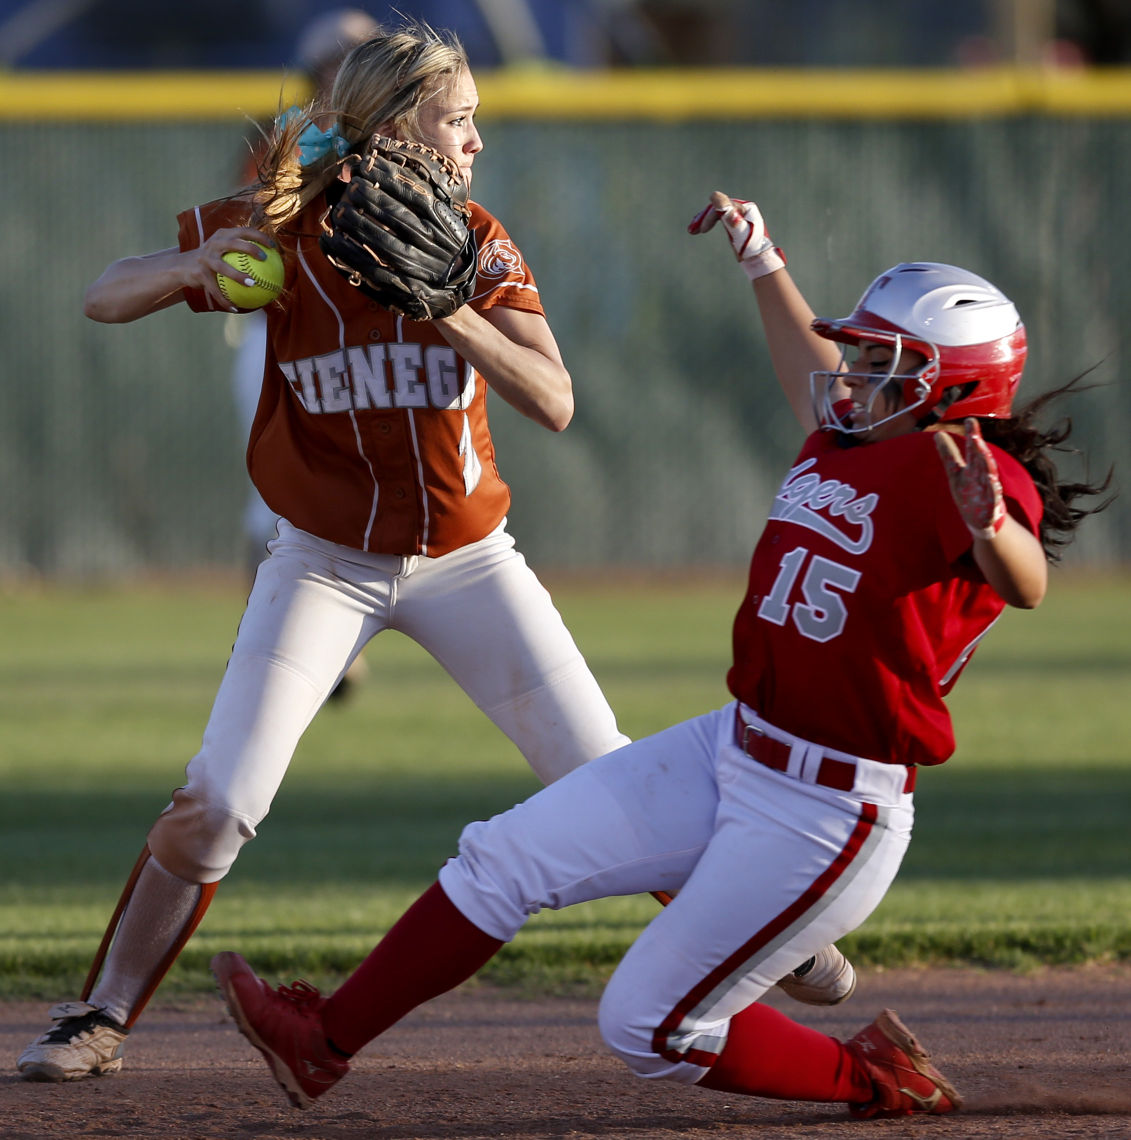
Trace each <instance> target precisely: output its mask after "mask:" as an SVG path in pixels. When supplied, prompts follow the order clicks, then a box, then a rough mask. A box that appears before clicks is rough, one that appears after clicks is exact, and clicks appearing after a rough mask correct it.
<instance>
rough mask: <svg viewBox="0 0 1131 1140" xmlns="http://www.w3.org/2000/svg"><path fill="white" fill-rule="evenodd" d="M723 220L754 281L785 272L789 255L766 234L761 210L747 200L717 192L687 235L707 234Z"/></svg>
mask: <svg viewBox="0 0 1131 1140" xmlns="http://www.w3.org/2000/svg"><path fill="white" fill-rule="evenodd" d="M720 220H721V221H722V223H723V227H724V228H725V229H726V232H727V237H728V238H730V244H731V248H732V249H733V250H734V256H735V257H737V258H738V263H739V265H741V266H742V268H743V271H744V272H745V273H746V276H747V277H749V278H750V280H751V281H754V280H756V279H757V278H759V277H765V275H766V274H767V273H773V272H775V271H776V270H778V269H782V268H784V266H785V254H784V253H782V251H781V250H780V249H778V248H777V247H776V246H775V245H774V243H773V242H772V241H771V240H770V236H769V234H767V233H766V223H765V222H764V221H763V220H762V212H761V210H759V209H758V207H757V206H756V205H755V204H754V203H753V202H747V201H746V200H745V199H743V198H730V197H728V196H727V195H726V194H724V193H723V192H722V191H721V190H716V191H715V192H714V193H713V194H712V195H711V200H710V202H708V203H707V207H706V209H704V210H700V212H699V213H698V214H696V215H695V217H694V218H692V219H691V222H690V224H689V225H688V227H687V232H688V233H690V234H705V233H706V232H707V231H708V230H710V229H713V228H714V226H715V223H716V222H718V221H720Z"/></svg>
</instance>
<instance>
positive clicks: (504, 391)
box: [435, 305, 573, 431]
mask: <svg viewBox="0 0 1131 1140" xmlns="http://www.w3.org/2000/svg"><path fill="white" fill-rule="evenodd" d="M490 312H491V313H492V315H493V316H495V317H496V318H497V319H499V320H501V321H502V322H503V323H504V324H505V325H506V326H507V328H508V332H509V334H510V335H508V333H506V332H504V331H502V330H501V329H499V328H496V327H495V325H494V324H493V323H492V322H491V321H490V320H487V319H486V318H484V317H482V316H481V315H480V314H479V313H476V312H475V311H474V310H472V309H470V308H469V307H468V306H466V305H464V306H463V307H462V308H460V309H457V310H456V311H455V312H454V313H453V314H452V315H451V316H450V317H444V318H441V319H438V320H436V321H435V324H436V326H437V328H438V329H439V330H440V333H441V334H442V335H443V337H444V339H445V340H446V341H447V342H448V344H450V345H451V346H452V348H454V349H455V350H456V352H458V353H459V354H460V356H462V357H463V358H464V360H466V361H467V362H468V363H469V364H471V365H472V366H473V367H474V368H475V370H476V371H477V372H478V373H479V374H480V375H481V376H482V377H483V379H484V380H486V381H487V383H488V384H489V385H490V386H491V388H492V389H493V390H494V391H495V392H497V393H498V394H499V396H501V397H502V398H503V399H504V400H506V402H507V403H508V404H510V405H511V407H513V408H515V409H516V410H517V411H519V412H521V413H522V414H523V415H524V416H527V417H529V418H530V419H532V420H534V422H535V423H539V424H541V425H542V426H543V427H545V428H549V429H550V431H561V430H563V429H564V428H565V427H566V426H567V425H568V424H569V421H570V420H571V419H572V418H573V381H572V380H571V378H570V375H569V372H568V371H567V370H566V367H565V365H564V364H563V363H562V362H561V359H560V357H559V356H558V354H557V349H556V345H555V344H554V342H553V338H552V337H549V339H548V343H539V341H538V340H537V338H535V340H534V342H533V343H522V340H521V337H522V335H523V334H522V329H523V328H524V327H525V326H526V325H529V324H530V323H531V322H530V321H526V322H524V323H523V324H520V327H519V329H518V330H517V331H516V330H515V329H513V328H511V327H510V323H511V322H512V321H513V319H514V314H513V313H512V312H511V311H505V312H504V311H497V310H490ZM523 316H525V317H527V318H530V317H531V316H532V315H531V314H523ZM534 319H535V320H537V321H538V322H541V318H540V317H539V318H534ZM547 335H548V333H547ZM514 336H518V337H520V339H518V340H516V339H512V338H513V337H514Z"/></svg>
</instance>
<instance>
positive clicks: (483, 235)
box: [471, 202, 545, 316]
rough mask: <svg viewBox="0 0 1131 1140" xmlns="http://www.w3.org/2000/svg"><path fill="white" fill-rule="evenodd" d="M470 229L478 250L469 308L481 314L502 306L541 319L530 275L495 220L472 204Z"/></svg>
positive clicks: (536, 292)
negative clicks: (529, 313) (528, 313)
mask: <svg viewBox="0 0 1131 1140" xmlns="http://www.w3.org/2000/svg"><path fill="white" fill-rule="evenodd" d="M471 228H472V230H473V232H474V233H475V244H476V248H477V249H478V259H477V262H476V266H475V274H476V277H475V292H474V294H473V295H472V297H471V305H472V306H473V308H475V309H476V310H477V311H478V312H483V311H484V310H486V309H492V308H494V307H495V306H496V305H504V306H505V307H507V308H509V309H525V310H526V311H528V312H531V313H540V314H542V315H543V316H544V315H545V310H544V309H543V308H542V299H541V297H540V296H539V294H538V285H537V283H536V282H535V280H534V274H533V273H531V271H530V267H529V266H528V265H527V264H526V259H525V258H524V257H523V256H522V252H521V250H519V248H518V246H517V245H515V244H514V242H513V241H511V238H510V235H509V234H508V233H507V231H506V230H505V229H503V227H502V225H501V224H500V222H499V221H498V219H497V218H494V217H492V216H491V215H490V214H488V213H487V211H486V210H484V209H483V207H482V206H480V205H479V204H478V203H476V202H472V203H471Z"/></svg>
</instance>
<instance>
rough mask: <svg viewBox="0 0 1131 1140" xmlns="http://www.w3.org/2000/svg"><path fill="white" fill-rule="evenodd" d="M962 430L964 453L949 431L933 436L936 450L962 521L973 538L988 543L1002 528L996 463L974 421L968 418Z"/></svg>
mask: <svg viewBox="0 0 1131 1140" xmlns="http://www.w3.org/2000/svg"><path fill="white" fill-rule="evenodd" d="M963 428H964V429H965V438H964V440H963V443H964V450H963V451H960V450H959V448H958V444H957V443H956V442H955V439H954V436H953V435H952V434H951V433H950V432H948V431H937V432H935V433H934V434H935V446H936V447H937V448H938V451H939V456H940V457H941V458H942V461H943V466H944V467H945V468H946V476H947V479H948V480H949V482H950V493H951V495H952V496H953V497H954V504H955V506H956V507H958V513H959V514H960V515H961V516H962V521H963V522H964V523H965V524H966V526H967V529H968V530H969V531H970V533H971V534H972V535H973V536H974V537H975V538H982V539H990V538H993V537H994V535H995V534H997V532H998V531H999V530H1001V528H1002V526H1003V525H1004V524H1005V499H1004V497H1003V496H1002V493H1001V478H1000V477H999V476H998V470H997V460H996V459H994V456H993V452H992V451H990V448H989V445H988V444H987V443H986V441H985V440H984V439H983V438H982V429H981V428H980V427H979V426H978V421H977V420H976V419H974V418H973V417H969V418H967V419H966V420H965V421H964V422H963Z"/></svg>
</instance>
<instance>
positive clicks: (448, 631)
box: [149, 520, 628, 883]
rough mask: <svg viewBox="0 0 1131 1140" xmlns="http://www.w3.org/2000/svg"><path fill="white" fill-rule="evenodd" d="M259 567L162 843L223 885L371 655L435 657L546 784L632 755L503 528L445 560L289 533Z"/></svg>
mask: <svg viewBox="0 0 1131 1140" xmlns="http://www.w3.org/2000/svg"><path fill="white" fill-rule="evenodd" d="M269 549H270V557H269V558H267V559H266V561H265V562H263V563H262V565H261V566H260V567H259V570H258V573H257V575H256V579H255V583H254V585H253V587H252V590H251V595H250V597H249V598H248V603H247V609H246V611H245V613H244V615H243V619H242V621H241V622H240V627H239V633H238V635H237V638H236V643H235V646H234V647H233V650H232V655H231V658H230V660H229V662H228V667H227V669H226V671H225V673H224V677H223V680H222V682H221V684H220V688H219V691H218V693H217V695H216V700H215V704H214V705H213V708H212V714H211V717H210V719H209V721H208V725H207V727H206V729H205V732H204V739H203V744H202V747H201V750H200V752H198V753H197V755H196V756H195V757H194V758H193V759H192V760H191V761H190V762H189V764H188V767H187V769H186V776H187V778H186V782H185V785H184V787H182V788H180V789H178V790H177V791H176V792H174V793H173V802H172V803H171V804H170V805H169V807H168V808H166V810H165V811H164V812H163V813H162V815H161V816H160V817H159V819H158V820H157V822H156V824H155V825H154V827H153V829H152V830H151V832H150V836H149V846H150V850H151V851H152V853H153V855H154V857H155V858H156V859H157V861H158V862H159V863H160V865H161V866H162V867H164V868H165V869H166V870H167V871H169V872H171V873H172V874H174V875H177V876H179V877H180V878H182V879H186V880H189V881H190V882H203V883H208V882H215V881H216V880H218V879H220V878H222V877H223V876H224V875H225V874H226V873H227V872H228V870H229V869H230V868H231V865H232V863H233V862H234V861H235V858H236V856H237V854H238V852H239V849H240V847H241V846H242V845H243V844H244V843H245V842H247V841H248V840H249V839H252V838H254V836H255V834H256V830H255V829H256V827H257V826H258V825H259V823H260V821H261V820H262V819H263V817H264V816H265V815H266V814H267V812H268V809H269V808H270V806H271V801H272V800H273V798H274V796H275V793H276V792H277V791H278V789H279V785H280V784H281V783H282V780H283V776H284V775H285V773H286V770H287V766H288V765H289V763H290V761H291V757H292V756H293V754H294V751H295V748H296V747H297V745H298V741H299V738H300V737H301V736H302V733H303V732H304V731H305V729H306V727H307V725H308V724H309V723H310V721H311V719H312V718H313V716H314V714H315V713H316V712H317V710H318V709H319V708H320V707H321V705H322V704H323V702H324V701H325V699H326V697H327V695H328V694H329V693H330V692H331V690H332V689H333V688H334V686H335V685H336V684H337V683H338V680H339V679H340V678H341V676H342V674H343V673H344V672H345V671H346V669H347V668H348V667H349V665H350V663H351V662H352V661H353V659H354V658H355V657H356V656H357V655H358V653H360V652H361V650H362V649H363V648H364V646H365V645H366V643H367V642H368V641H369V640H370V639H371V638H373V637H374V636H375V635H376V634H378V633H380V632H381V631H382V630H386V629H395V630H399V631H400V632H401V633H404V634H406V635H407V636H408V637H410V638H412V639H413V640H414V641H416V642H418V643H419V644H420V645H421V646H423V648H424V649H426V650H427V651H428V652H429V653H430V654H431V655H432V656H433V657H434V658H435V659H436V660H437V661H438V662H439V663H440V664H441V665H442V666H443V667H444V669H446V670H447V672H448V673H449V674H450V675H451V676H452V678H453V679H454V680H455V681H456V682H457V684H459V686H460V687H461V688H462V689H463V690H464V691H465V692H466V693H467V694H468V696H469V697H470V698H471V699H472V700H473V701H474V702H475V704H476V705H478V706H479V708H481V709H482V710H483V711H484V712H485V713H486V714H487V716H489V717H490V718H491V720H492V721H494V723H495V724H496V725H497V726H498V727H499V728H500V729H502V731H503V732H504V733H506V735H507V736H508V737H510V739H511V740H512V741H514V743H515V744H516V745H517V746H518V748H519V750H520V751H521V752H522V754H523V756H525V758H526V760H527V761H528V762H529V764H530V766H531V767H532V768H533V769H534V772H535V773H536V774H537V776H538V777H539V779H541V780H542V781H543V782H545V783H548V782H550V781H552V780H556V779H557V778H558V777H560V776H562V775H564V774H565V773H566V772H568V771H570V770H571V769H573V768H575V767H577V766H578V765H579V764H583V763H585V762H586V761H588V760H592V759H593V758H594V757H596V756H601V755H603V754H604V753H606V752H609V751H611V750H613V749H616V748H619V747H620V746H621V745H623V744H625V743H626V742H627V740H628V738H627V737H626V736H623V735H622V734H621V733H620V732H619V731H618V730H617V726H616V720H615V718H614V716H613V713H612V710H611V709H610V708H609V705H608V702H607V701H606V700H605V697H604V695H603V694H602V692H601V690H600V688H599V686H598V685H597V682H596V681H595V680H594V678H593V676H592V674H591V673H590V671H589V668H588V666H587V665H586V663H585V660H584V659H583V657H582V655H581V653H580V652H579V651H578V649H577V646H576V645H575V644H574V641H573V638H572V637H571V636H570V633H569V631H568V630H567V629H566V627H565V624H564V622H563V621H562V619H561V617H560V615H559V614H558V612H557V610H556V609H555V608H554V605H553V602H552V600H551V598H550V595H549V594H548V593H547V591H546V590H545V589H544V588H543V586H542V585H541V584H540V583H539V581H538V579H537V578H536V577H535V575H534V573H533V571H531V570H530V568H529V567H528V566H527V565H526V561H525V559H524V558H523V557H522V555H521V554H519V553H518V552H517V551H516V550H515V549H514V540H513V539H512V538H511V536H510V535H509V534H507V533H506V531H505V529H504V527H503V526H500V527H499V528H498V530H496V531H495V532H494V533H493V534H491V535H489V536H488V537H487V538H485V539H483V540H481V541H480V542H476V543H473V544H471V545H469V546H467V547H464V548H463V549H461V550H458V551H455V552H453V553H451V554H447V555H444V556H442V557H439V558H424V557H412V558H402V557H397V556H388V555H368V554H365V553H363V552H361V551H357V550H353V549H351V548H349V547H343V546H337V545H335V544H334V543H330V542H325V541H323V540H321V539H318V538H315V537H314V536H313V535H310V534H307V533H306V532H305V531H301V530H299V529H297V528H296V527H294V526H291V525H290V524H289V523H287V522H286V521H285V520H283V521H281V522H280V524H279V537H278V538H277V539H276V540H274V541H273V542H272V543H271V544H270V547H269Z"/></svg>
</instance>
